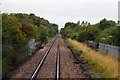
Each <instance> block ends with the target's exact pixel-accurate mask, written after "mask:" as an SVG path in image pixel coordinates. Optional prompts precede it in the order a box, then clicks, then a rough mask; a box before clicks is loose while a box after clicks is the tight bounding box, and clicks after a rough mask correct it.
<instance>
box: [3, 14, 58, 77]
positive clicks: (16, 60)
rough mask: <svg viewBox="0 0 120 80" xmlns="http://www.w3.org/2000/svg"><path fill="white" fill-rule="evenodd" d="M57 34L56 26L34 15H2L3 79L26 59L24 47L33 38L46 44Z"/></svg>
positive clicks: (41, 43)
mask: <svg viewBox="0 0 120 80" xmlns="http://www.w3.org/2000/svg"><path fill="white" fill-rule="evenodd" d="M57 33H58V25H57V24H53V23H50V22H49V21H48V20H45V19H43V18H40V17H37V16H35V15H34V14H22V13H19V14H14V13H12V14H6V13H3V14H2V62H3V65H2V68H3V69H2V70H3V77H4V76H5V75H6V74H7V73H8V72H9V71H10V70H13V69H14V67H15V66H17V65H19V64H20V63H22V62H24V61H25V60H26V59H27V57H28V56H27V54H25V50H26V49H25V45H26V43H27V41H28V40H29V39H31V38H35V40H36V42H39V43H40V44H39V45H43V44H46V43H47V42H48V40H49V39H51V38H52V37H54V36H55V35H56V34H57Z"/></svg>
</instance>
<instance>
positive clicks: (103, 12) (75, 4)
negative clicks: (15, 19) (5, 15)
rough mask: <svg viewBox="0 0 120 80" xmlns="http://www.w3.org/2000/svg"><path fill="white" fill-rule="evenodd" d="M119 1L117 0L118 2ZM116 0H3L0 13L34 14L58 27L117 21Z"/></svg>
mask: <svg viewBox="0 0 120 80" xmlns="http://www.w3.org/2000/svg"><path fill="white" fill-rule="evenodd" d="M118 1H119V0H118ZM118 1H117V0H3V1H2V12H9V13H10V12H14V13H21V12H22V13H34V14H36V15H38V16H41V17H44V18H46V19H48V20H49V21H51V22H55V23H58V24H59V26H60V27H63V26H64V23H65V22H68V21H75V22H76V21H78V20H85V21H89V22H92V23H95V22H98V21H99V20H100V19H102V18H108V19H113V20H117V10H118V9H117V6H118V3H117V2H118Z"/></svg>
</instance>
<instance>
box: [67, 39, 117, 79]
mask: <svg viewBox="0 0 120 80" xmlns="http://www.w3.org/2000/svg"><path fill="white" fill-rule="evenodd" d="M67 42H68V44H69V45H71V46H73V48H74V49H75V50H76V51H83V54H81V55H80V57H81V58H83V60H84V61H85V62H87V63H88V64H90V66H91V70H92V71H94V72H95V73H97V74H98V76H99V77H100V78H118V59H117V58H115V57H113V56H110V55H105V54H104V53H100V52H97V51H95V50H92V49H90V48H89V47H87V46H86V45H85V44H83V43H80V42H78V41H76V40H72V39H68V40H67Z"/></svg>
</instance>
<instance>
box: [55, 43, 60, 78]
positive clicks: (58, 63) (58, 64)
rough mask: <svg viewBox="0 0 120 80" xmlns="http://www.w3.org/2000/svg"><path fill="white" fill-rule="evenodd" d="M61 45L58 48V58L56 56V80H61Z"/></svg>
mask: <svg viewBox="0 0 120 80" xmlns="http://www.w3.org/2000/svg"><path fill="white" fill-rule="evenodd" d="M59 48H60V44H58V47H57V56H56V80H60V50H59Z"/></svg>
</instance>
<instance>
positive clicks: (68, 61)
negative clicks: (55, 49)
mask: <svg viewBox="0 0 120 80" xmlns="http://www.w3.org/2000/svg"><path fill="white" fill-rule="evenodd" d="M60 42H61V44H60V77H61V78H71V79H77V78H88V76H87V75H86V72H85V71H83V69H82V68H81V67H80V66H79V64H76V61H75V59H74V57H73V55H72V53H71V51H70V49H69V48H68V47H67V45H66V43H65V42H64V40H63V39H62V38H61V39H60Z"/></svg>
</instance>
